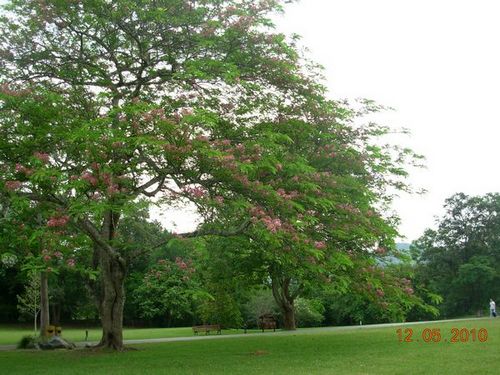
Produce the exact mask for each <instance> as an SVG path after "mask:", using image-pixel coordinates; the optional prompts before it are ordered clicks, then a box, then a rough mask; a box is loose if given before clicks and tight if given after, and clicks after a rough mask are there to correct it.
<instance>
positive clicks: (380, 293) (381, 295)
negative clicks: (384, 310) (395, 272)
mask: <svg viewBox="0 0 500 375" xmlns="http://www.w3.org/2000/svg"><path fill="white" fill-rule="evenodd" d="M377 296H379V297H383V296H385V293H384V291H383V290H382V289H377Z"/></svg>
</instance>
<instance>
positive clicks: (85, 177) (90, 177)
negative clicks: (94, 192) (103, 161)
mask: <svg viewBox="0 0 500 375" xmlns="http://www.w3.org/2000/svg"><path fill="white" fill-rule="evenodd" d="M82 180H85V181H87V182H88V183H89V184H90V185H92V186H97V184H98V183H99V181H98V180H97V177H95V176H94V175H93V174H92V173H90V172H84V173H82Z"/></svg>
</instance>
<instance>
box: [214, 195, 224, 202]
mask: <svg viewBox="0 0 500 375" xmlns="http://www.w3.org/2000/svg"><path fill="white" fill-rule="evenodd" d="M214 201H215V202H217V203H218V204H223V203H224V197H222V196H220V195H216V196H215V197H214Z"/></svg>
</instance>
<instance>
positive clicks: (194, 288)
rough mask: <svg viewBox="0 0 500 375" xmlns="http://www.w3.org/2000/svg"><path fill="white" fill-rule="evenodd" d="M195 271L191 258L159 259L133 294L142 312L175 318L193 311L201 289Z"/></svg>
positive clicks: (147, 316) (170, 318) (145, 315)
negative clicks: (194, 275)
mask: <svg viewBox="0 0 500 375" xmlns="http://www.w3.org/2000/svg"><path fill="white" fill-rule="evenodd" d="M193 272H194V269H193V268H192V267H191V264H190V262H189V261H187V262H185V261H184V260H182V259H181V258H177V259H176V261H175V262H171V261H168V260H165V259H162V260H159V261H158V264H157V265H155V266H153V267H152V268H151V269H150V270H149V271H148V272H147V273H146V275H145V276H144V279H143V280H142V283H141V284H140V285H139V286H138V287H137V289H136V290H135V292H134V294H133V298H134V299H135V301H136V303H137V304H138V306H139V312H140V314H141V316H142V317H144V318H149V319H151V318H158V317H165V318H166V320H167V321H172V320H173V319H177V318H180V317H181V316H182V315H185V314H187V315H193V313H194V312H193V303H194V300H195V298H196V295H197V294H198V293H199V291H198V289H199V287H198V285H197V284H196V283H195V282H194V281H193V279H192V273H193Z"/></svg>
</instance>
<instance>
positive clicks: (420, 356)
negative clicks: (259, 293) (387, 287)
mask: <svg viewBox="0 0 500 375" xmlns="http://www.w3.org/2000/svg"><path fill="white" fill-rule="evenodd" d="M407 327H409V328H412V329H413V330H414V334H413V336H412V338H413V339H414V342H411V343H408V342H399V339H398V335H397V333H396V329H397V327H393V328H368V329H357V328H356V327H353V328H352V329H345V330H339V331H331V330H322V329H316V330H307V331H302V332H301V331H298V333H296V334H293V333H292V334H276V335H270V336H260V335H250V336H248V337H244V338H230V337H228V338H226V339H220V340H200V341H190V342H171V343H161V344H142V345H135V346H134V347H135V348H137V349H139V350H137V351H126V352H122V353H102V352H99V353H96V352H92V351H89V350H84V349H80V350H74V351H53V352H41V351H7V352H0V364H1V371H2V373H5V374H29V373H33V374H34V373H36V374H54V373H57V372H64V373H65V374H85V375H88V374H288V375H289V374H493V373H497V372H498V361H499V359H500V319H497V320H493V319H484V320H473V321H460V322H452V323H433V324H420V325H406V326H405V327H404V328H407ZM454 327H456V328H464V327H465V328H468V329H473V328H475V329H476V330H479V328H485V329H486V330H487V331H488V340H487V341H486V342H479V341H478V339H477V337H476V341H475V342H472V339H471V338H469V341H468V342H457V343H451V342H450V339H451V336H452V335H451V330H452V328H454ZM425 328H434V329H440V332H441V335H442V341H441V342H439V343H434V342H429V343H425V342H424V341H423V339H422V332H423V330H424V329H425ZM136 331H139V330H133V331H127V332H128V333H127V335H128V338H131V337H132V336H130V334H132V332H136ZM148 331H150V332H153V333H158V334H159V335H160V336H162V337H163V336H164V332H162V330H148ZM163 331H164V330H163ZM186 331H189V329H186V328H181V329H179V332H180V333H182V332H186ZM144 332H145V331H144V330H143V333H144ZM169 332H172V334H173V333H174V332H175V331H174V330H171V331H169ZM141 335H142V334H141ZM417 339H418V340H419V341H418V342H417V341H416V340H417ZM445 339H446V340H447V341H446V342H445V341H444V340H445Z"/></svg>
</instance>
